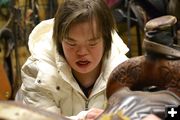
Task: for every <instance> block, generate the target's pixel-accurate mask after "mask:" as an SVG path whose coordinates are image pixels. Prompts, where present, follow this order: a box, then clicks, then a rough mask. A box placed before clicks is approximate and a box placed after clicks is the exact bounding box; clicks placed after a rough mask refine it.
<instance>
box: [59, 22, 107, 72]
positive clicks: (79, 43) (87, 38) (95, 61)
mask: <svg viewBox="0 0 180 120" xmlns="http://www.w3.org/2000/svg"><path fill="white" fill-rule="evenodd" d="M96 27H97V26H96V23H95V22H93V23H92V24H90V23H89V22H88V21H86V22H82V23H78V24H73V25H72V26H71V27H70V29H69V34H68V36H67V37H65V38H64V39H63V41H62V48H63V51H64V55H65V58H66V60H67V62H68V64H69V65H70V66H71V68H72V69H73V70H74V71H76V72H78V73H89V72H91V71H93V70H95V69H96V68H97V66H98V65H99V64H100V62H101V59H102V57H103V53H104V44H103V38H102V33H101V32H100V31H97V30H98V29H97V28H96ZM93 33H94V34H93Z"/></svg>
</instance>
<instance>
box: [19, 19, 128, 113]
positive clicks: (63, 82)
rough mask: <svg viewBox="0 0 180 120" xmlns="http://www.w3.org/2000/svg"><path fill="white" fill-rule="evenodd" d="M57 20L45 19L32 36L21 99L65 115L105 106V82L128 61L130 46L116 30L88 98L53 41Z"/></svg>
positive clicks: (23, 77) (24, 68)
mask: <svg viewBox="0 0 180 120" xmlns="http://www.w3.org/2000/svg"><path fill="white" fill-rule="evenodd" d="M53 22H54V19H50V20H45V21H42V22H41V23H40V24H39V25H37V26H36V27H35V28H34V30H33V31H32V32H31V34H30V36H29V42H28V45H29V50H30V53H31V56H30V57H29V58H28V59H27V61H26V63H25V64H24V65H23V67H22V81H23V83H22V86H21V88H20V92H21V93H22V100H23V102H24V103H25V104H30V105H33V106H35V107H39V108H42V109H45V110H49V111H52V112H55V113H59V114H62V115H65V116H73V115H77V114H78V113H79V112H81V111H84V110H88V109H90V108H94V107H95V108H102V109H104V108H105V103H106V93H105V92H106V91H105V89H106V84H107V80H108V77H109V75H110V73H111V71H112V70H113V69H114V68H115V67H116V66H117V65H118V64H120V63H122V62H123V61H125V60H127V59H128V58H127V57H126V55H125V54H126V53H127V52H128V48H127V46H126V45H125V44H124V43H123V41H122V40H121V38H120V37H119V36H118V34H117V33H116V32H114V33H112V35H113V43H112V48H111V51H110V52H111V53H110V56H109V58H105V59H104V60H103V65H102V70H101V74H100V76H99V77H98V79H97V80H96V82H95V84H94V87H93V90H92V92H91V95H90V96H89V98H87V97H86V96H85V95H84V93H83V91H82V90H81V89H80V87H79V85H78V83H77V82H76V80H75V78H74V77H73V75H72V72H71V68H70V66H69V65H68V64H67V63H66V61H65V59H64V58H63V57H61V56H60V55H59V54H58V52H57V50H56V46H55V44H54V43H53V40H52V32H53Z"/></svg>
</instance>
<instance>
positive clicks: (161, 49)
mask: <svg viewBox="0 0 180 120" xmlns="http://www.w3.org/2000/svg"><path fill="white" fill-rule="evenodd" d="M143 47H144V48H145V49H146V50H149V51H153V52H157V53H160V54H164V55H169V56H173V57H177V58H180V51H179V50H176V49H174V48H171V47H168V46H165V45H163V44H159V43H155V42H151V41H149V40H147V39H146V38H145V39H144V42H143ZM175 47H176V48H179V49H180V47H179V46H175Z"/></svg>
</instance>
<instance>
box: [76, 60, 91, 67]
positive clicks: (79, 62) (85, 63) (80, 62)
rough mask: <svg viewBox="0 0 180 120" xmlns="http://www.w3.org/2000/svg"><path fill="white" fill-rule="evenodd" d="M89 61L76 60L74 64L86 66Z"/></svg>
mask: <svg viewBox="0 0 180 120" xmlns="http://www.w3.org/2000/svg"><path fill="white" fill-rule="evenodd" d="M89 63H90V62H89V61H78V62H76V64H77V65H78V66H79V67H83V66H84V67H85V66H87V65H89Z"/></svg>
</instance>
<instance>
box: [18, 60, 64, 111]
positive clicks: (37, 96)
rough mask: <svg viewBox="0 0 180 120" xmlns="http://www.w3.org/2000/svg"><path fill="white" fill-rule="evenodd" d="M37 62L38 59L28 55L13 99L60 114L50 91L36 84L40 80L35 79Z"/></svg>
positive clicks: (37, 70)
mask: <svg viewBox="0 0 180 120" xmlns="http://www.w3.org/2000/svg"><path fill="white" fill-rule="evenodd" d="M37 64H38V60H36V59H34V58H32V57H29V58H28V59H27V61H26V63H25V64H24V65H23V67H22V69H21V75H22V85H21V88H20V89H19V91H18V93H17V95H16V98H15V100H16V101H22V102H23V103H24V104H27V105H32V106H34V107H38V108H40V109H44V110H48V111H51V112H54V113H57V114H60V113H61V110H60V108H59V107H58V105H57V104H56V102H55V100H54V99H53V95H52V93H51V92H50V91H47V90H46V89H43V88H42V87H39V86H38V85H37V84H36V83H38V82H39V83H40V82H41V81H40V80H37V76H38V72H39V69H38V66H37Z"/></svg>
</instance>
